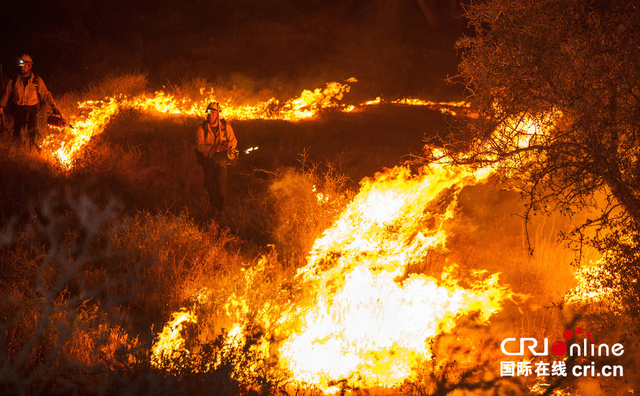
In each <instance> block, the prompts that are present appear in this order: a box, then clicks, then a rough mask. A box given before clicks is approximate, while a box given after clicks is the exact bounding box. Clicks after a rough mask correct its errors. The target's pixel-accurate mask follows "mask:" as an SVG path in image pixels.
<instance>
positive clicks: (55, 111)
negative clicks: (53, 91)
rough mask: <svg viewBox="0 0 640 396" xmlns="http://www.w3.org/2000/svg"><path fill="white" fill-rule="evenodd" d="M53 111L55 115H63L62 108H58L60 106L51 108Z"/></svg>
mask: <svg viewBox="0 0 640 396" xmlns="http://www.w3.org/2000/svg"><path fill="white" fill-rule="evenodd" d="M51 111H53V114H55V115H58V116H59V115H61V114H60V110H58V108H57V107H55V106H54V107H52V108H51Z"/></svg>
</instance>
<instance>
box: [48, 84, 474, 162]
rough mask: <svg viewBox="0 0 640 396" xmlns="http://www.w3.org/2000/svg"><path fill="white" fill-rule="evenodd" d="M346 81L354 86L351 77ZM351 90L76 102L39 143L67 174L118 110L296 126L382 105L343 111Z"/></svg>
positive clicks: (443, 107)
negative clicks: (217, 107) (216, 110)
mask: <svg viewBox="0 0 640 396" xmlns="http://www.w3.org/2000/svg"><path fill="white" fill-rule="evenodd" d="M346 82H349V83H353V82H357V80H356V79H355V78H350V79H348V80H346ZM350 89H351V87H350V86H349V85H347V84H342V83H339V82H329V83H326V84H325V87H324V88H316V89H314V90H306V89H305V90H303V91H302V92H301V94H300V96H298V97H296V98H292V99H289V100H287V101H285V102H283V103H282V102H281V101H279V100H278V99H275V98H271V99H269V100H266V101H262V102H258V103H256V104H253V105H248V104H247V105H235V104H233V103H230V101H228V100H227V101H224V100H220V99H218V98H216V97H215V95H214V92H213V89H210V90H208V91H207V90H206V89H205V88H201V89H200V93H201V94H202V95H204V96H205V98H204V99H202V100H201V101H193V100H190V99H188V98H178V97H175V96H173V95H170V94H167V93H165V92H163V91H157V92H155V93H154V94H153V95H149V94H142V95H138V96H135V97H127V96H124V95H118V96H113V97H108V98H104V99H102V100H88V101H83V102H79V103H78V107H77V111H76V113H77V114H75V115H74V116H72V117H70V120H69V125H73V127H72V128H65V129H64V131H63V132H64V133H62V134H61V133H58V134H51V135H49V136H47V137H46V138H45V140H44V141H43V143H42V149H43V150H44V152H45V153H50V155H51V156H52V157H53V158H55V159H56V160H57V161H58V162H59V163H60V164H61V165H62V166H63V167H64V168H65V169H71V168H72V167H73V162H74V157H75V156H76V154H77V153H78V151H79V150H81V149H82V148H83V147H84V146H85V145H86V144H87V143H88V142H89V140H91V138H92V137H93V136H95V135H98V134H100V133H102V131H104V129H105V128H106V126H107V124H108V123H109V122H110V121H111V119H112V118H113V117H114V116H116V115H117V114H118V113H119V112H120V111H121V110H125V109H133V110H137V111H141V112H148V113H152V114H162V115H169V116H171V115H173V116H177V115H182V116H199V115H201V114H202V111H203V109H204V108H206V106H207V104H208V103H210V102H213V101H216V102H221V103H224V105H223V114H224V117H225V118H227V119H230V120H252V119H265V120H285V121H300V120H304V119H310V118H314V117H317V116H318V114H319V112H320V111H322V110H325V109H337V110H339V111H343V112H351V111H356V110H358V109H362V108H364V107H366V106H371V105H376V104H381V103H383V100H382V99H381V98H380V97H378V98H376V99H375V100H373V101H367V102H365V103H363V104H361V105H359V106H354V105H349V106H344V105H341V104H340V103H339V102H340V101H341V100H342V98H343V97H344V95H345V94H346V93H348V92H349V91H350ZM392 103H397V104H405V105H412V106H428V107H430V108H434V109H435V108H437V109H439V110H440V111H443V112H452V110H451V109H452V108H454V107H461V108H467V107H468V106H469V105H468V104H467V103H464V102H457V103H454V102H427V101H420V100H417V99H403V100H399V101H394V102H392Z"/></svg>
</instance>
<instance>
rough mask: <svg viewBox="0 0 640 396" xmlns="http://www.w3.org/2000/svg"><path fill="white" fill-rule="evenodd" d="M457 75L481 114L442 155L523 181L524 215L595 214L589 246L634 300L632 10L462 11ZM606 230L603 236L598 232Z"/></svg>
mask: <svg viewBox="0 0 640 396" xmlns="http://www.w3.org/2000/svg"><path fill="white" fill-rule="evenodd" d="M465 9H466V15H467V17H468V18H469V21H470V26H471V27H472V28H473V29H474V31H475V34H473V35H471V36H468V37H463V38H461V39H460V40H459V41H458V47H459V49H461V50H462V53H463V60H462V63H461V64H460V66H459V71H460V77H462V80H463V81H464V83H465V84H466V86H467V88H468V89H469V91H470V93H471V100H472V101H473V102H474V103H475V104H476V105H477V106H478V108H479V109H480V116H479V117H478V119H477V120H475V121H474V122H470V123H469V124H468V128H466V130H465V132H466V133H467V134H468V136H466V138H467V139H465V140H464V141H465V143H464V144H465V145H464V149H465V150H464V153H463V154H460V151H459V150H460V148H461V146H460V145H455V144H452V145H450V146H448V147H445V153H446V154H447V155H448V156H449V157H451V158H453V159H455V160H457V161H462V162H467V163H469V162H471V163H480V164H484V165H487V164H494V165H495V166H496V167H497V168H498V169H499V171H500V172H499V174H500V175H502V176H505V179H506V178H509V179H511V180H513V179H515V180H518V181H520V182H521V185H522V186H524V187H523V191H524V193H525V194H526V196H527V198H528V199H527V202H528V209H529V210H528V211H527V216H528V215H529V214H531V213H533V212H534V211H537V210H543V211H544V210H554V209H560V210H563V211H564V212H565V213H568V214H570V215H571V214H574V213H576V212H577V211H580V210H583V209H593V208H597V209H598V211H597V212H595V213H596V215H594V217H593V218H592V219H590V220H588V221H587V222H586V223H585V224H583V225H582V226H581V227H578V228H577V229H576V232H575V234H574V236H578V237H583V236H584V233H583V231H584V230H585V228H586V227H587V226H593V225H597V226H598V227H597V228H596V229H597V230H598V231H599V233H597V234H596V237H595V239H593V240H591V242H592V243H593V244H594V245H595V246H597V247H598V248H599V249H601V251H608V250H610V251H611V250H612V251H616V252H619V253H620V254H621V255H624V257H622V256H619V255H617V257H611V255H609V257H610V258H609V259H608V260H607V263H606V265H607V266H609V267H610V269H612V270H613V273H615V274H618V275H622V274H624V275H625V276H627V277H628V278H627V280H626V281H623V283H624V285H623V294H624V295H625V296H627V297H629V298H630V299H631V300H632V301H635V302H636V303H635V308H634V309H635V310H636V311H637V310H638V307H640V305H639V304H638V303H637V301H638V298H637V296H638V295H639V293H638V290H637V288H638V286H637V283H636V282H635V280H634V279H633V278H634V277H635V279H637V278H638V276H637V275H638V268H639V265H638V264H639V263H640V259H639V258H638V254H639V253H638V252H640V249H639V248H638V245H637V243H636V240H637V239H638V238H634V237H633V236H634V235H638V231H640V105H639V99H640V98H639V96H640V5H639V4H638V3H637V2H629V1H625V0H536V1H529V0H485V1H473V2H472V3H471V4H470V5H467V6H466V8H465ZM605 231H606V233H605Z"/></svg>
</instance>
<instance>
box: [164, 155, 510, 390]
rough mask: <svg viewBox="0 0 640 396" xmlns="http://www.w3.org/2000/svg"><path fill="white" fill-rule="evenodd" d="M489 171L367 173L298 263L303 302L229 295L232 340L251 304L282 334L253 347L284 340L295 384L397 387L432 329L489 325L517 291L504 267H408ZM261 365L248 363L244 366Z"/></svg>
mask: <svg viewBox="0 0 640 396" xmlns="http://www.w3.org/2000/svg"><path fill="white" fill-rule="evenodd" d="M490 174H491V170H490V169H480V170H475V171H474V170H471V169H468V168H462V167H456V166H452V165H448V164H437V163H434V164H431V165H430V166H428V167H424V168H423V169H422V170H421V171H420V173H419V174H418V175H412V174H411V172H410V170H409V169H407V168H403V167H396V168H394V169H391V170H388V171H386V172H384V173H380V174H378V175H376V177H375V178H374V179H370V180H365V181H363V182H362V187H361V189H360V192H359V193H358V194H357V195H356V197H355V198H354V199H353V201H352V202H351V203H350V204H349V205H348V206H347V208H346V209H345V210H344V211H343V212H342V214H341V216H340V218H339V219H338V220H337V221H336V222H335V223H334V225H333V226H332V227H330V228H329V229H327V230H326V231H325V232H324V233H323V235H322V236H321V237H320V238H318V239H317V240H316V242H315V245H314V247H313V249H312V251H311V252H310V254H309V256H308V258H307V263H308V264H307V265H306V266H305V267H303V268H301V269H300V270H299V271H298V274H297V276H296V281H297V282H298V283H299V284H300V288H301V289H302V290H304V291H305V295H304V296H303V297H302V298H301V299H300V300H299V301H293V302H291V305H290V306H289V307H283V309H281V310H276V311H277V312H284V313H283V314H280V316H274V315H273V314H271V312H274V310H273V309H272V308H273V307H272V306H271V305H270V304H266V305H264V306H263V307H260V306H258V307H255V306H254V307H252V306H251V301H249V300H245V299H243V298H241V297H239V296H236V295H235V294H233V295H231V296H230V297H229V299H228V301H227V303H226V305H225V308H226V311H227V315H228V317H229V318H231V320H232V321H235V324H234V325H233V326H232V329H233V332H232V334H230V335H229V336H228V343H229V345H235V346H236V347H242V346H243V345H244V343H245V342H246V341H245V339H244V335H243V331H244V330H243V329H244V323H245V320H246V318H247V316H248V314H247V313H248V312H252V314H251V317H252V320H253V321H255V322H257V323H259V324H260V326H261V328H264V329H273V328H274V327H275V328H277V330H275V332H276V333H277V334H278V336H277V337H274V338H276V339H278V340H280V341H279V342H278V343H277V344H276V345H271V342H272V341H269V339H270V338H269V337H262V338H261V339H260V340H259V342H257V343H255V344H254V345H253V346H252V349H251V351H252V353H255V354H256V356H259V357H260V359H261V360H267V359H268V358H270V357H271V358H273V357H274V349H273V347H277V353H275V355H276V356H277V358H278V366H279V367H280V369H281V370H282V371H283V372H285V373H288V375H289V376H290V381H291V383H292V384H296V385H297V386H301V387H310V388H313V389H319V390H321V391H322V392H324V393H335V392H337V391H338V390H339V389H338V388H337V387H336V386H335V384H336V383H340V382H344V381H346V382H348V383H349V384H350V386H358V387H364V388H368V387H385V388H393V387H395V386H398V385H400V384H402V383H403V381H405V380H407V379H410V378H411V375H412V373H413V369H414V368H415V367H416V365H418V364H419V363H420V362H421V361H423V360H425V359H429V358H430V357H431V355H430V351H429V341H430V340H431V339H432V338H433V337H435V336H436V335H438V334H441V333H444V332H450V331H451V330H452V329H453V328H454V327H455V326H456V323H457V321H458V319H459V318H460V317H462V316H465V315H468V314H471V313H474V314H476V315H475V317H476V320H477V321H478V322H479V323H487V322H488V321H489V319H490V318H491V317H492V316H493V315H494V314H495V313H496V312H498V311H500V310H501V309H502V306H503V304H504V302H505V301H506V300H509V299H511V298H512V296H513V293H512V292H511V291H510V289H509V288H508V287H507V286H504V285H500V284H499V282H498V279H499V278H498V274H492V275H489V274H485V273H483V272H471V273H470V274H469V275H467V276H465V277H464V280H465V286H462V285H461V284H460V280H461V278H460V275H458V273H457V272H458V270H457V267H456V266H455V265H453V264H451V265H449V266H448V268H446V269H445V270H444V271H443V272H442V273H441V274H440V275H439V276H437V277H431V276H427V275H423V274H416V273H407V268H408V266H409V265H412V264H419V263H420V262H421V261H422V260H424V259H425V257H427V256H428V255H429V254H431V252H434V251H439V250H442V249H445V244H446V239H447V233H446V230H447V221H448V220H450V219H451V218H452V217H453V215H454V210H455V208H456V204H457V195H458V193H459V191H460V190H461V189H462V188H463V187H464V186H466V185H470V184H474V183H479V182H482V181H484V180H486V178H487V177H488V176H489V175H490ZM265 264H266V263H265V260H260V262H259V263H257V264H256V265H255V266H254V267H253V268H251V269H249V270H247V271H245V279H244V282H243V284H245V285H251V284H252V278H253V277H255V276H257V275H258V274H260V273H261V272H262V273H263V272H264V271H265V268H264V266H265ZM256 312H257V314H256ZM163 334H164V332H163ZM160 339H162V335H161V336H160ZM160 342H161V340H160V341H159V343H160ZM171 345H176V343H175V342H174V343H172V344H171ZM178 345H181V344H178ZM156 349H157V348H156ZM154 355H155V352H154ZM257 365H258V362H249V363H246V364H244V365H243V370H250V371H252V370H255V369H256V366H257Z"/></svg>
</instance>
